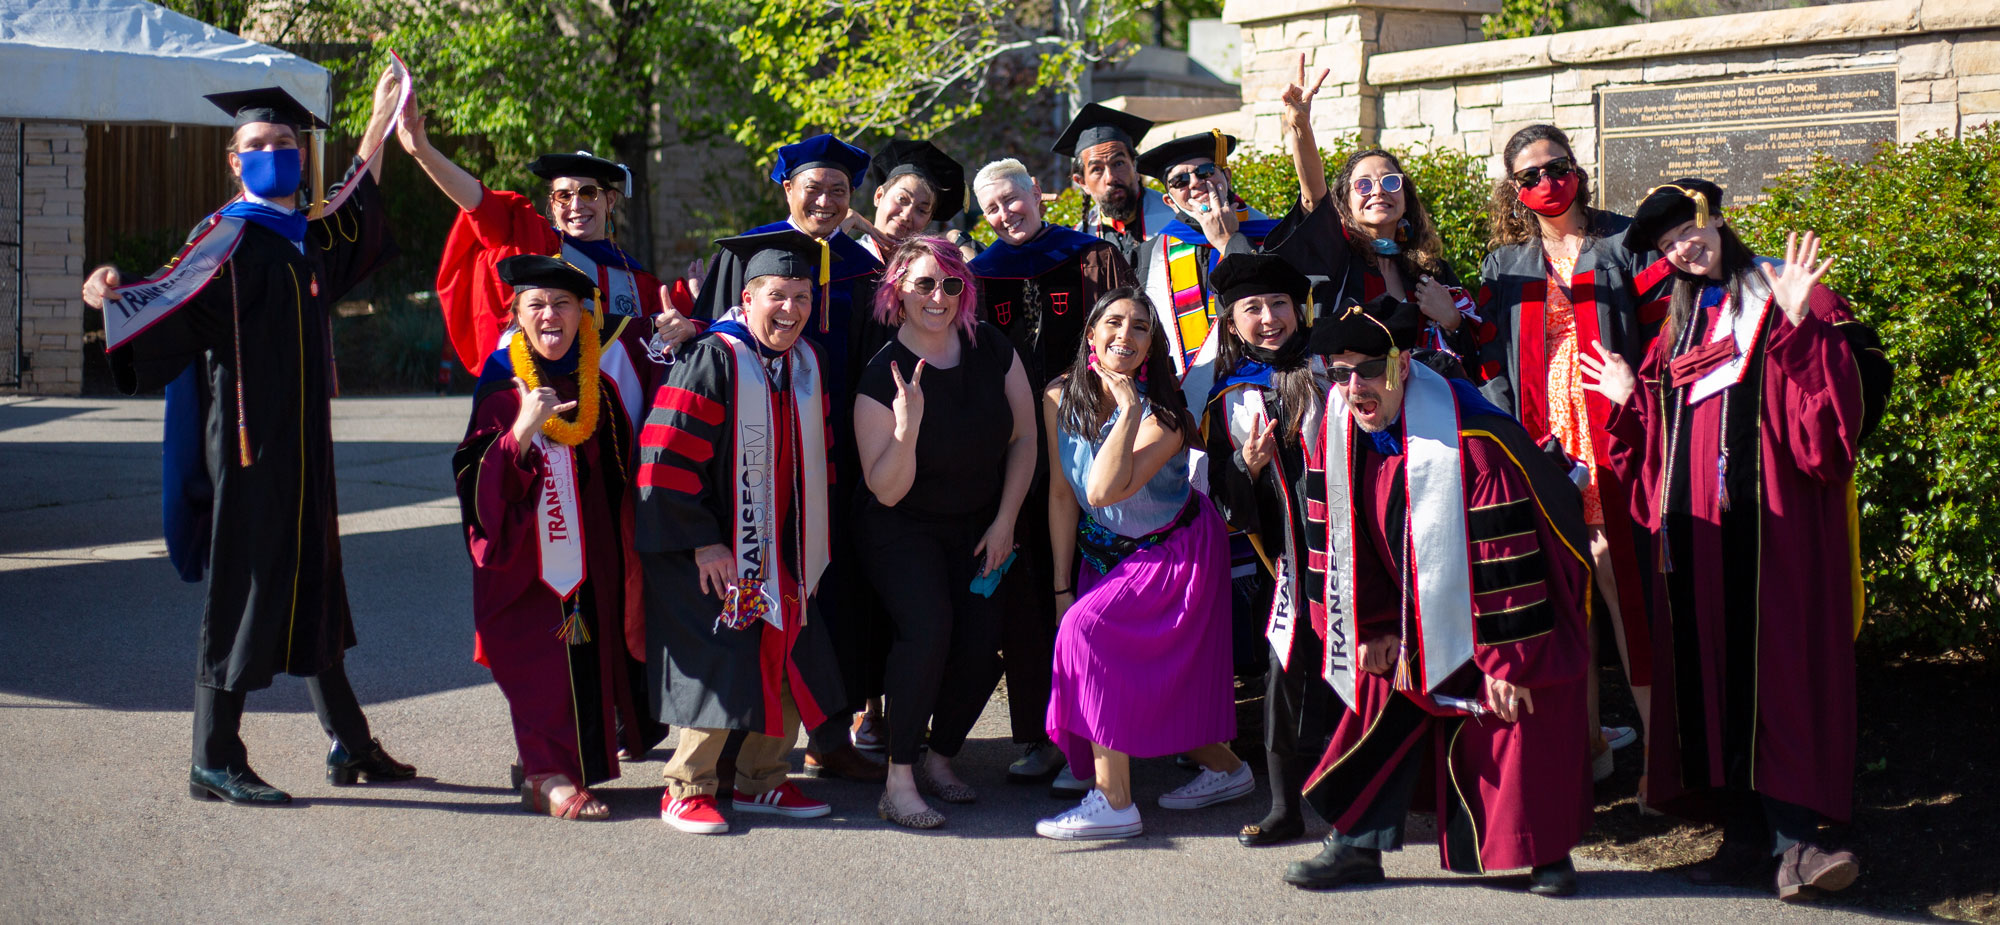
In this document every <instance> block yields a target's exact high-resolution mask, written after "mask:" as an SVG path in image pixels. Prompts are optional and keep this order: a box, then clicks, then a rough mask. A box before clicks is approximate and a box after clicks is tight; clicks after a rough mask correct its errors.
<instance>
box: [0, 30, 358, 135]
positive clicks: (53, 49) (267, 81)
mask: <svg viewBox="0 0 2000 925" xmlns="http://www.w3.org/2000/svg"><path fill="white" fill-rule="evenodd" d="M272 86H276V87H283V88H285V91H286V92H288V93H290V94H291V95H292V96H293V97H294V98H296V99H297V100H298V101H299V102H301V103H303V104H305V106H306V108H308V109H311V110H313V111H314V112H315V113H317V114H318V115H319V116H320V117H321V118H323V119H326V120H327V121H329V122H330V121H332V119H331V117H330V110H331V100H332V76H331V75H330V74H328V73H327V70H326V68H323V67H320V66H319V65H317V64H314V63H312V62H311V61H307V60H306V59H304V58H301V57H299V56H297V55H293V54H290V53H288V52H283V51H279V50H278V49H276V48H272V47H271V46H269V45H260V44H258V43H256V42H252V41H250V40H249V39H245V38H242V37H240V36H237V35H232V34H230V33H228V32H224V31H222V30H220V29H217V28H215V27H214V26H210V25H207V24H205V23H202V22H200V21H198V20H194V19H190V18H188V17H186V16H182V15H181V14H179V13H176V12H173V11H172V10H169V9H167V8H165V7H163V6H159V5H156V4H152V3H147V2H145V0H0V119H49V120H59V121H64V122H86V123H93V122H124V123H132V122H150V123H172V124H181V125H219V126H225V127H226V126H229V125H231V124H233V122H232V120H231V119H230V117H229V116H228V115H226V114H224V113H223V112H222V110H220V109H217V108H215V107H214V106H213V105H211V104H210V103H209V102H208V101H207V100H205V99H202V94H205V93H219V92H222V91H225V90H248V89H253V88H256V87H272Z"/></svg>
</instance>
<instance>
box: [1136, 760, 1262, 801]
mask: <svg viewBox="0 0 2000 925" xmlns="http://www.w3.org/2000/svg"><path fill="white" fill-rule="evenodd" d="M1255 789H1257V778H1256V777H1255V776H1254V775H1252V774H1251V773H1250V763H1249V762H1247V761H1245V762H1242V763H1239V764H1238V765H1237V766H1236V770H1234V771H1230V772H1229V773H1227V774H1225V773H1223V772H1221V771H1210V770H1208V769H1207V768H1203V769H1202V772H1201V773H1200V774H1197V775H1195V778H1194V780H1191V781H1188V782H1187V783H1186V784H1183V785H1181V787H1180V789H1178V790H1175V791H1174V792H1172V793H1163V794H1161V795H1160V808H1161V809H1200V808H1202V807H1204V806H1214V805H1215V804H1217V803H1227V802H1229V801H1230V800H1234V799H1236V798H1237V797H1240V796H1243V795H1245V794H1248V793H1249V792H1250V791H1252V790H1255Z"/></svg>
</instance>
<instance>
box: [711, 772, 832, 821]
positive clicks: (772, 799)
mask: <svg viewBox="0 0 2000 925" xmlns="http://www.w3.org/2000/svg"><path fill="white" fill-rule="evenodd" d="M732 792H733V794H734V800H733V802H734V803H735V805H736V811H737V812H739V813H772V814H775V815H779V816H790V817H792V818H794V819H811V818H813V817H814V816H824V815H826V814H827V813H830V812H833V807H832V806H829V805H827V804H825V803H822V802H820V801H818V800H815V799H812V798H811V797H808V796H806V795H805V794H803V793H800V792H799V787H798V785H797V784H794V783H792V782H791V781H786V782H784V783H782V784H779V785H778V786H777V788H776V789H773V790H769V791H766V792H764V793H760V794H757V795H756V796H751V795H750V794H747V793H744V792H743V791H741V790H734V791H732Z"/></svg>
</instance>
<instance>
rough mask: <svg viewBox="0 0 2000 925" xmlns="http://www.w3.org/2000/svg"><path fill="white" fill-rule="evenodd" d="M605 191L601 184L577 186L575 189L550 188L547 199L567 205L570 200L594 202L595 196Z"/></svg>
mask: <svg viewBox="0 0 2000 925" xmlns="http://www.w3.org/2000/svg"><path fill="white" fill-rule="evenodd" d="M606 192H608V191H607V190H606V189H605V188H604V187H602V186H579V187H577V188H575V189H559V190H552V191H550V193H549V200H550V201H552V202H554V203H555V204H556V205H559V206H566V205H569V204H570V202H571V201H572V200H581V201H583V202H596V201H597V197H599V196H602V195H604V194H605V193H606Z"/></svg>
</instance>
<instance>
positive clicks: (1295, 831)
mask: <svg viewBox="0 0 2000 925" xmlns="http://www.w3.org/2000/svg"><path fill="white" fill-rule="evenodd" d="M1304 834H1306V821H1305V820H1304V819H1301V818H1299V817H1298V816H1296V815H1292V816H1279V815H1276V814H1273V815H1270V816H1265V817H1264V818H1262V819H1260V820H1258V821H1256V822H1252V823H1250V824H1249V825H1246V826H1244V827H1243V829H1242V831H1239V832H1237V833H1236V843H1237V844H1239V845H1242V846H1243V847H1245V848H1262V847H1264V846H1265V845H1282V844H1284V843H1285V842H1288V841H1291V840H1292V839H1295V838H1298V837H1300V836H1302V835H1304Z"/></svg>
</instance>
